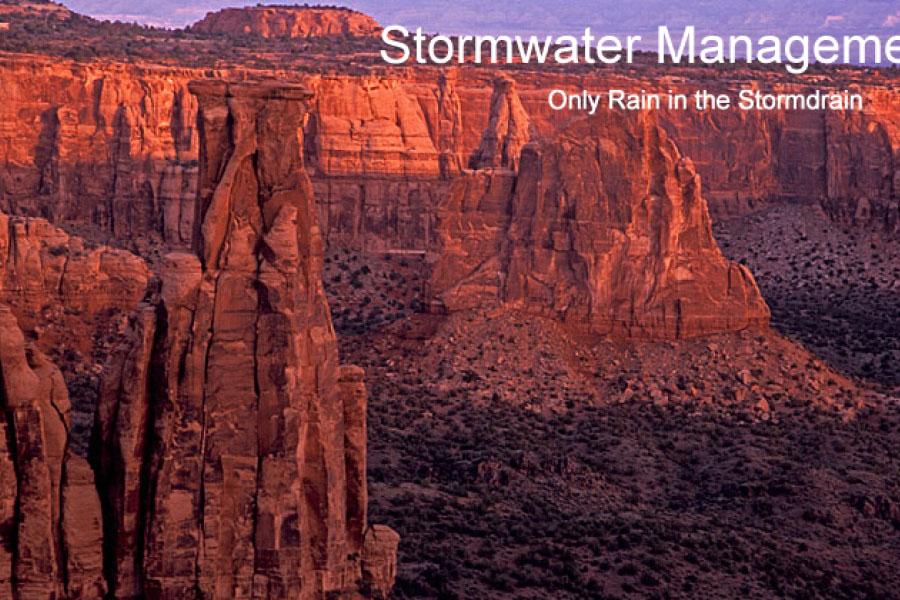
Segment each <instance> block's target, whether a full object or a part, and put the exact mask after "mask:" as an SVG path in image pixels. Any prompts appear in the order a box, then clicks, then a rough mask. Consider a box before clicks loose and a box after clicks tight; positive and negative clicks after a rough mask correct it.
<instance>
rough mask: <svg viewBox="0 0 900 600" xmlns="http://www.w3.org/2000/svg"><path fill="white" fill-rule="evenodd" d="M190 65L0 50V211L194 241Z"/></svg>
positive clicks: (124, 235) (116, 232) (121, 233)
mask: <svg viewBox="0 0 900 600" xmlns="http://www.w3.org/2000/svg"><path fill="white" fill-rule="evenodd" d="M189 77H190V71H182V70H178V69H173V70H165V69H156V70H154V69H141V68H136V67H126V66H121V65H118V66H117V65H100V64H96V65H76V64H71V63H70V64H65V63H63V64H60V63H50V62H47V61H45V60H43V59H37V60H30V59H15V58H9V57H4V58H0V83H2V85H0V140H2V144H0V161H2V164H3V168H2V174H0V210H4V211H6V212H8V213H11V214H23V215H30V216H39V217H45V218H47V219H49V220H50V221H52V222H54V223H61V222H69V223H74V224H77V225H80V226H84V227H90V228H92V229H96V230H98V231H99V232H100V234H101V235H107V234H108V235H112V236H114V237H116V238H118V239H120V240H128V239H131V240H140V239H142V238H144V239H146V238H147V237H150V236H153V235H159V236H161V237H163V238H164V239H165V240H166V241H167V242H169V243H171V244H185V243H189V242H190V235H191V229H192V227H193V198H194V196H195V193H196V159H197V137H196V133H195V131H194V122H195V119H196V103H195V101H194V100H193V98H192V97H191V95H190V94H189V93H188V92H187V88H186V81H187V79H189Z"/></svg>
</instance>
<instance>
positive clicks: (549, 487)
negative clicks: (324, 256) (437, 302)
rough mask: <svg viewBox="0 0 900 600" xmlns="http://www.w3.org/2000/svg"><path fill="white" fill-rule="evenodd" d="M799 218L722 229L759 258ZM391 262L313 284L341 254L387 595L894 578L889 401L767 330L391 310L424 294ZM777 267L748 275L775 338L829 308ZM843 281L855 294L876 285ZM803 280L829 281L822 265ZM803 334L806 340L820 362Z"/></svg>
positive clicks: (856, 590)
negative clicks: (686, 336)
mask: <svg viewBox="0 0 900 600" xmlns="http://www.w3.org/2000/svg"><path fill="white" fill-rule="evenodd" d="M802 211H803V208H802V207H800V208H789V209H783V210H779V211H776V212H775V213H773V214H766V215H755V216H752V217H745V218H741V219H737V220H733V221H729V222H727V223H725V224H723V225H722V226H721V228H720V231H719V232H718V237H719V239H720V240H722V245H723V247H724V248H725V249H726V254H727V255H728V256H729V258H732V259H734V260H740V259H742V258H746V259H747V261H748V262H750V263H751V265H752V264H753V263H752V260H753V259H752V251H757V249H758V248H761V247H763V248H767V249H768V248H770V247H771V246H773V245H771V244H770V246H761V245H760V240H761V239H763V238H765V239H769V240H771V239H772V237H771V236H772V229H773V228H774V229H775V230H776V231H777V230H778V228H788V229H787V230H789V231H792V229H790V228H791V227H792V226H793V225H796V221H792V220H791V219H792V218H793V219H798V218H799V216H801V215H803V214H805V213H803V212H802ZM803 222H805V223H807V224H808V226H809V227H810V229H811V230H818V229H817V228H818V227H820V226H821V227H823V228H826V229H827V230H828V231H830V232H832V233H831V234H829V235H826V237H828V238H829V239H830V236H837V235H842V234H839V233H835V232H834V231H833V226H832V228H830V229H829V228H828V226H829V222H828V221H826V220H823V221H821V222H819V221H816V220H815V219H813V220H806V221H803ZM729 228H730V229H729ZM736 231H739V232H740V235H738V234H737V233H735V232H736ZM807 235H808V236H809V235H810V234H807ZM732 236H735V238H738V239H741V240H744V243H745V244H746V246H744V247H743V248H745V249H747V250H748V252H749V253H748V255H747V256H744V255H742V254H741V253H740V251H739V250H736V249H735V247H736V242H735V240H734V238H733V237H732ZM851 237H852V236H851ZM815 239H817V240H819V239H820V238H819V236H815ZM842 239H843V238H842ZM848 239H849V238H848ZM843 241H844V242H845V243H846V242H847V240H846V239H843ZM819 243H820V244H826V243H827V242H825V241H819ZM836 243H837V239H834V240H833V241H832V244H836ZM729 248H731V250H730V251H729ZM846 248H848V252H849V251H851V250H852V246H846ZM775 252H776V250H768V254H773V253H775ZM338 257H340V258H338ZM388 258H389V257H386V256H380V257H378V258H377V259H376V260H374V261H372V262H370V261H368V260H367V259H366V258H364V257H363V256H360V255H354V254H352V253H340V252H338V253H336V254H333V255H332V257H331V266H330V267H329V266H328V261H326V272H328V270H329V269H335V267H334V265H335V264H337V265H340V264H341V262H344V263H346V265H347V268H346V269H342V268H341V267H340V266H338V267H336V269H337V270H339V271H340V270H343V271H344V272H347V271H349V272H350V274H351V279H352V280H353V281H356V284H355V285H352V286H348V285H335V282H334V280H333V279H329V278H328V277H327V276H326V278H325V282H326V288H327V290H328V293H329V299H330V303H331V306H332V310H333V312H334V314H335V315H337V316H336V317H335V322H336V323H338V324H340V323H342V322H343V323H346V324H347V325H346V326H345V327H344V328H343V331H342V333H343V335H341V337H340V344H341V350H342V354H343V355H344V356H346V357H348V359H349V360H352V361H354V362H355V363H357V364H360V365H362V366H364V368H365V369H366V372H367V381H368V382H369V383H370V386H371V387H370V398H369V427H370V442H369V448H370V465H369V478H370V481H371V490H370V491H371V508H370V510H371V513H372V515H373V518H375V519H376V520H378V521H381V522H386V523H388V524H390V525H391V526H392V527H394V528H395V529H397V530H398V531H399V532H400V534H401V540H402V541H401V545H400V569H399V578H398V584H397V588H396V590H395V595H396V596H397V597H398V598H425V597H428V598H433V597H437V598H500V597H503V598H546V597H548V596H552V597H555V598H556V597H558V598H584V597H598V598H615V597H685V598H688V597H698V596H703V597H737V596H741V597H759V598H762V597H773V596H774V597H778V596H782V597H844V598H858V597H887V596H890V594H891V593H892V589H893V588H894V587H895V586H896V585H897V584H898V583H900V580H898V579H897V574H896V569H895V567H896V565H895V563H894V559H893V557H895V556H896V555H897V552H898V551H900V546H898V535H897V533H898V530H900V482H898V479H897V460H898V459H897V456H896V447H897V443H898V442H900V411H898V407H897V403H896V402H897V399H896V398H891V397H889V396H885V395H882V394H880V393H876V392H874V391H871V392H870V391H865V390H864V389H863V388H860V386H859V384H858V383H856V382H855V381H852V380H850V379H848V378H847V377H846V376H844V375H841V374H839V372H838V371H837V370H835V368H834V367H835V366H843V365H840V363H835V362H834V361H831V365H832V366H829V365H828V364H827V363H826V362H823V361H822V360H820V359H819V358H817V357H816V356H815V355H814V354H812V353H811V352H809V351H808V350H806V349H805V348H804V347H803V346H802V345H800V344H798V343H795V342H792V341H790V340H788V339H785V338H782V337H780V336H779V335H778V334H777V333H776V332H775V331H773V332H770V333H765V334H751V333H739V334H731V335H718V336H713V337H710V338H704V339H698V340H691V341H686V342H679V343H677V344H676V343H669V342H661V343H614V342H610V341H606V340H603V339H600V338H596V339H587V338H585V337H584V336H582V335H577V334H573V333H571V332H570V331H567V330H566V329H565V328H563V327H561V326H560V325H558V324H556V323H553V322H551V321H548V320H543V319H536V318H535V317H533V316H531V315H523V314H521V313H516V312H501V311H497V312H495V313H493V314H490V315H485V314H479V313H477V312H464V313H457V314H454V315H452V316H449V317H446V316H437V315H425V314H412V315H409V316H403V315H402V313H403V311H402V310H400V311H398V310H397V306H396V304H394V303H393V302H391V301H390V300H389V301H387V302H385V301H384V300H383V298H385V297H388V298H391V297H403V298H407V299H408V298H415V297H416V294H417V290H418V287H417V286H418V285H419V281H420V277H421V275H420V273H421V272H422V271H423V270H424V269H425V266H424V265H421V266H418V265H417V264H416V263H415V262H413V261H410V260H409V259H404V261H403V263H402V264H400V263H399V262H398V261H397V257H390V258H389V259H388ZM796 258H797V257H796V256H795V255H794V254H788V253H787V252H785V256H784V268H788V261H789V260H795V259H796ZM826 258H827V257H826ZM823 260H825V259H824V258H823ZM770 262H775V261H770ZM370 264H371V266H369V265H370ZM802 264H805V263H801V265H802ZM351 265H352V266H351ZM774 268H775V267H771V266H770V267H769V270H762V271H760V273H761V275H760V282H761V289H762V290H763V292H764V294H766V293H769V295H770V299H769V301H770V302H771V303H772V306H773V308H774V310H775V322H774V325H775V329H776V330H777V329H780V330H782V331H785V332H786V333H788V334H793V333H795V332H800V333H802V332H803V331H804V329H803V319H804V318H811V317H806V316H805V315H806V314H807V313H809V312H816V311H817V306H819V304H818V303H819V302H820V297H819V296H818V295H815V294H806V293H805V292H804V289H803V288H802V287H797V286H796V285H790V284H786V285H785V286H784V287H782V288H775V289H774V290H773V289H772V288H771V287H767V286H769V285H770V283H771V282H770V277H771V273H772V271H773V270H774ZM780 272H782V273H783V274H782V277H783V278H784V277H789V274H784V272H783V271H780ZM887 272H888V273H889V272H890V270H889V269H888V271H887ZM353 273H356V274H357V275H355V276H353ZM848 273H849V276H848V277H847V279H846V281H847V283H848V284H849V285H850V286H851V288H852V287H853V285H863V283H865V282H867V281H868V278H869V277H870V276H873V272H872V271H866V272H864V273H863V272H859V271H857V270H855V269H850V270H849V271H848ZM875 273H876V274H875V275H874V276H875V277H876V278H877V277H878V275H877V272H875ZM854 274H855V278H854ZM797 276H798V277H799V275H797ZM803 277H804V278H805V279H804V281H807V282H808V283H807V285H809V286H810V288H811V289H814V290H815V289H827V288H826V282H827V278H828V271H827V269H815V268H812V269H807V270H805V271H803ZM384 281H392V282H394V283H392V284H391V285H386V284H384V283H380V282H384ZM885 281H886V282H888V283H889V282H890V281H891V279H890V278H887V279H886V280H885ZM388 289H390V290H392V291H393V294H391V295H390V296H388V295H387V294H385V291H386V290H388ZM779 290H780V293H781V296H780V297H778V298H775V297H774V296H773V294H774V293H775V291H779ZM360 298H362V301H361V300H360ZM366 298H368V300H366ZM405 302H406V303H409V300H406V301H405ZM877 308H878V310H879V311H881V312H880V313H879V314H884V315H885V318H886V319H890V313H889V312H884V311H886V310H887V309H888V308H889V306H880V307H877ZM845 310H847V311H849V313H848V314H849V315H850V316H849V317H846V318H850V319H852V318H853V314H854V312H853V311H855V310H860V311H864V310H871V308H867V307H865V306H863V307H859V308H858V309H857V308H854V307H852V306H848V307H846V309H845ZM388 314H390V315H393V316H392V317H391V318H385V319H383V320H382V319H381V318H373V315H375V316H376V317H377V316H378V315H388ZM823 314H825V315H831V314H832V313H830V312H828V309H827V305H826V306H825V310H824V312H823ZM842 314H843V313H842ZM856 314H857V317H856V318H862V317H861V313H856ZM832 318H837V317H835V316H832ZM386 322H389V323H386ZM361 324H365V325H361ZM791 327H793V328H794V329H791ZM807 327H809V326H807ZM812 331H813V329H812V328H811V327H810V328H809V329H808V330H807V337H804V336H803V335H799V334H798V335H797V337H798V338H799V339H800V340H801V341H805V342H807V343H809V344H810V348H813V349H815V350H819V349H820V348H821V347H822V346H816V345H815V344H814V343H813V342H815V341H816V340H821V339H826V338H823V337H820V338H810V337H809V335H810V334H811V332H812ZM818 331H821V328H819V330H818ZM818 335H819V336H824V335H825V334H824V333H819V334H818ZM859 339H860V340H862V339H865V334H863V335H862V336H861V337H860V338H859ZM885 339H893V338H891V337H890V336H885ZM850 341H852V340H850ZM826 347H827V345H826ZM885 350H887V351H890V346H886V347H885V348H882V350H880V351H881V352H883V351H885ZM850 372H855V371H853V370H852V369H851V370H850ZM882 381H883V382H884V383H888V380H882Z"/></svg>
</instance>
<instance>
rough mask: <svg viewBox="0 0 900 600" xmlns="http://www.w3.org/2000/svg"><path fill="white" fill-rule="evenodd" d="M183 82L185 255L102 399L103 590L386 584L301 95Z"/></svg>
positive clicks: (290, 90)
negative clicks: (188, 184) (106, 564)
mask: <svg viewBox="0 0 900 600" xmlns="http://www.w3.org/2000/svg"><path fill="white" fill-rule="evenodd" d="M193 91H194V92H195V93H196V94H197V96H198V98H199V101H200V124H201V163H200V192H199V199H198V209H199V217H198V220H197V237H196V243H195V249H196V254H192V253H184V252H182V253H175V254H171V255H169V256H167V257H166V258H165V260H164V261H163V269H162V289H161V298H160V301H159V305H158V307H157V308H156V309H154V308H152V307H148V308H146V309H144V310H143V311H141V312H140V314H139V316H138V317H137V318H136V319H135V321H134V324H133V328H132V336H131V337H132V343H131V344H130V345H129V346H127V350H126V351H124V352H121V353H118V360H117V362H116V363H115V364H114V365H113V368H111V369H110V374H109V377H108V379H107V380H106V382H105V384H104V388H103V398H102V400H101V413H100V415H101V417H100V422H101V427H100V431H101V446H102V447H103V448H105V449H106V454H105V457H104V464H106V465H109V469H108V472H110V473H111V480H110V482H109V485H108V488H107V489H108V492H109V493H108V497H107V502H108V503H109V505H110V507H111V519H110V521H109V523H108V525H107V532H108V533H109V535H110V536H111V541H110V544H111V545H112V546H113V547H115V548H116V555H115V557H114V559H113V562H114V566H112V567H111V572H112V582H111V583H112V587H113V590H114V592H115V595H116V596H117V597H121V598H132V597H136V596H139V595H140V594H141V593H143V594H146V595H149V596H152V597H158V598H181V597H183V596H184V595H185V594H193V593H195V592H196V591H197V590H199V591H200V593H202V594H205V595H210V596H216V597H242V598H243V597H261V598H298V597H300V598H324V597H325V596H326V595H329V594H348V595H353V594H360V593H362V594H365V595H371V596H375V597H380V596H383V595H384V594H386V591H387V590H388V589H389V588H390V586H391V584H392V579H391V578H392V577H393V572H394V571H393V569H394V567H393V562H394V560H395V552H396V544H397V536H396V534H394V533H393V532H390V531H386V530H384V529H378V530H371V529H367V525H366V491H365V490H366V483H365V386H364V384H363V381H362V372H361V371H360V370H359V369H356V368H353V367H341V366H339V362H338V356H337V347H336V340H335V334H334V330H333V327H332V325H331V318H330V314H329V310H328V304H327V301H326V299H325V294H324V290H323V287H322V283H321V280H320V271H321V260H322V256H321V253H322V239H321V236H320V233H319V229H318V226H317V219H316V211H315V205H314V204H313V196H312V189H311V186H310V183H309V179H308V178H307V176H306V174H305V172H304V170H303V164H302V158H301V156H302V148H303V137H302V130H301V124H302V120H303V118H304V116H305V112H306V106H305V102H306V99H307V98H308V97H309V93H308V92H307V91H306V90H305V89H302V88H299V87H296V86H289V85H274V84H273V85H262V84H259V85H246V84H245V85H241V84H222V83H216V82H204V83H201V82H198V83H196V84H195V85H194V87H193ZM148 423H149V427H148V426H147V425H148ZM105 471H106V469H105ZM141 498H143V499H144V500H143V502H142V501H141V500H140V499H141ZM367 532H368V533H367Z"/></svg>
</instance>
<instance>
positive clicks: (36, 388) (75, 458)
mask: <svg viewBox="0 0 900 600" xmlns="http://www.w3.org/2000/svg"><path fill="white" fill-rule="evenodd" d="M0 407H2V410H3V426H2V427H0V522H2V524H3V526H2V528H0V595H2V596H3V597H4V598H22V599H32V598H33V599H38V598H59V597H65V598H99V597H101V596H102V595H103V593H104V591H105V589H106V588H105V583H104V579H103V573H102V568H103V559H102V529H101V511H100V501H99V498H98V496H97V490H96V488H95V487H94V475H93V471H92V470H91V468H90V466H89V465H88V462H87V460H86V459H85V458H84V457H83V456H80V455H79V454H78V453H77V452H75V451H73V448H72V447H71V446H70V437H69V436H70V427H71V405H70V404H69V396H68V392H67V390H66V385H65V382H64V381H63V378H62V375H61V374H60V372H59V369H57V368H56V366H54V365H53V363H51V362H50V361H49V360H47V358H46V357H45V356H44V355H43V353H42V352H41V351H40V350H38V349H37V348H36V347H35V346H34V345H32V344H28V343H26V342H25V338H24V336H23V334H22V332H21V330H20V329H19V327H18V324H17V322H16V319H15V317H14V316H13V313H12V311H11V310H10V309H9V308H8V307H6V306H3V305H0Z"/></svg>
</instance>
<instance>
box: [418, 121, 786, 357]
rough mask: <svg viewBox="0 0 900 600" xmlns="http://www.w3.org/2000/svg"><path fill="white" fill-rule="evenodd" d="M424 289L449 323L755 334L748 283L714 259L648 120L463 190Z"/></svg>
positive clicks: (693, 184)
mask: <svg viewBox="0 0 900 600" xmlns="http://www.w3.org/2000/svg"><path fill="white" fill-rule="evenodd" d="M438 214H439V220H438V231H439V233H440V239H441V248H440V251H439V252H438V253H437V254H438V260H437V263H436V265H435V268H434V275H433V277H432V280H431V283H430V286H431V291H432V294H433V295H434V298H435V300H436V301H437V302H438V303H439V304H440V305H442V306H444V307H446V308H447V309H449V310H458V309H465V308H472V307H485V306H491V305H498V304H499V305H504V306H513V307H517V308H523V309H525V310H528V311H532V312H536V313H540V314H544V315H548V316H553V317H556V318H559V319H562V320H563V321H566V322H568V323H571V324H573V325H575V326H577V327H581V328H586V329H588V330H590V331H592V332H595V333H601V334H613V335H617V336H625V337H642V338H670V339H677V338H685V337H691V336H695V335H703V334H708V333H713V332H721V331H735V330H741V329H746V328H761V327H764V326H765V325H766V324H767V322H768V316H769V311H768V308H767V307H766V304H765V302H764V301H763V299H762V296H761V295H760V293H759V290H758V289H757V287H756V283H755V282H754V280H753V276H752V275H751V274H750V272H749V271H748V270H747V269H745V268H744V267H741V266H739V265H737V264H734V263H730V262H728V261H727V260H725V258H724V257H723V256H722V254H721V253H720V252H719V249H718V246H717V245H716V243H715V240H714V239H713V237H712V231H711V223H710V219H709V214H708V211H707V207H706V203H705V201H704V200H703V198H702V197H701V195H700V177H699V176H698V175H697V173H696V171H695V169H694V166H693V164H692V163H691V161H690V160H689V159H686V158H684V157H682V156H681V154H680V152H679V151H678V149H677V147H676V145H675V144H674V143H673V142H672V141H671V140H670V139H669V138H668V135H667V134H666V133H665V131H664V130H663V129H662V128H661V127H660V126H659V125H658V122H657V119H656V117H655V115H653V114H651V113H646V114H641V115H639V116H638V117H637V118H629V117H626V116H623V115H622V114H620V113H615V112H609V111H606V112H602V113H599V114H598V115H597V116H595V117H592V118H590V119H586V120H582V121H578V122H575V123H573V124H572V125H570V126H569V127H567V128H566V129H564V130H563V131H562V132H561V133H560V135H559V137H558V138H557V139H555V140H553V141H552V142H544V143H531V144H528V145H526V146H524V147H523V150H522V153H521V159H520V168H519V171H518V173H517V174H516V173H514V172H513V171H510V170H497V169H490V170H480V171H475V172H472V173H469V174H466V175H465V176H463V177H461V178H460V179H459V180H458V181H457V182H456V184H454V187H453V189H452V191H451V194H450V196H449V198H448V200H447V201H446V202H445V203H444V204H443V205H442V206H441V208H440V210H439V213H438Z"/></svg>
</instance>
